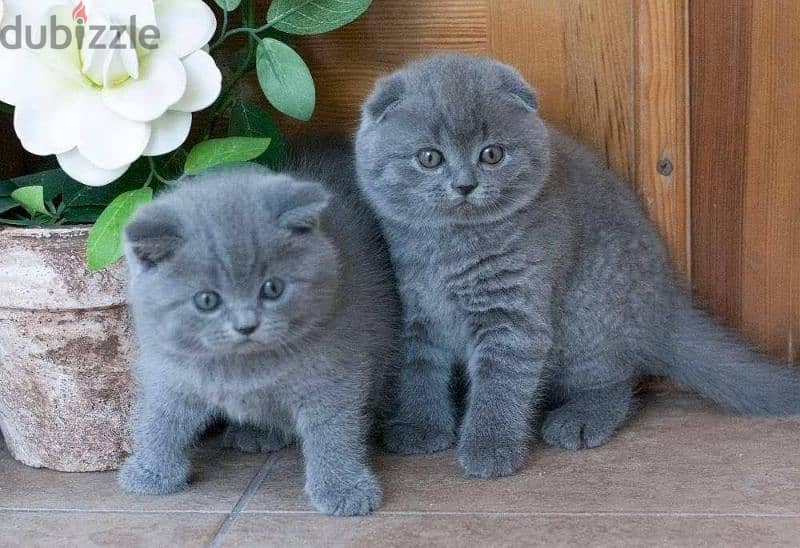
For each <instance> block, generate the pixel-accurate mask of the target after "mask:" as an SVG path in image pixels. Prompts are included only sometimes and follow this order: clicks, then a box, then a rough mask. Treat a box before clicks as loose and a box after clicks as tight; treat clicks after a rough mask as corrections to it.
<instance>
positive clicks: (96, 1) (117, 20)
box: [83, 0, 156, 28]
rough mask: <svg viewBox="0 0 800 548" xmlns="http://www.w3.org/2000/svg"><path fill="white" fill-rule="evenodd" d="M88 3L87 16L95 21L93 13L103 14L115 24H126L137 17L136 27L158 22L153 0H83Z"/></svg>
mask: <svg viewBox="0 0 800 548" xmlns="http://www.w3.org/2000/svg"><path fill="white" fill-rule="evenodd" d="M83 2H84V4H85V5H86V16H87V18H88V19H89V22H90V23H91V22H94V16H93V13H97V14H102V15H104V16H105V17H108V18H109V19H111V22H112V23H114V24H115V25H125V26H128V24H129V23H130V22H131V17H135V18H136V19H135V20H136V27H137V28H142V27H144V26H146V25H155V24H156V14H155V9H154V8H153V0H83Z"/></svg>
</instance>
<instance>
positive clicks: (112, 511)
mask: <svg viewBox="0 0 800 548" xmlns="http://www.w3.org/2000/svg"><path fill="white" fill-rule="evenodd" d="M266 464H270V465H271V464H273V463H265V465H266ZM270 470H271V466H270V467H268V468H266V469H265V468H262V469H261V470H259V473H258V474H257V475H256V476H254V478H253V479H252V480H251V482H250V483H249V484H248V489H247V490H246V492H248V491H249V488H250V487H251V486H253V490H252V491H251V492H249V497H248V499H247V500H244V498H245V495H244V494H243V495H242V497H240V499H239V501H237V504H236V506H234V509H236V508H237V507H238V509H237V510H236V512H235V515H236V516H240V515H285V516H302V515H309V516H314V515H321V514H319V513H318V512H315V511H314V510H243V508H244V507H245V504H247V502H249V500H250V499H252V497H253V495H254V494H255V491H256V490H257V489H258V487H259V486H260V485H261V483H263V480H264V479H266V474H267V473H269V471H270ZM262 472H264V473H263V476H262ZM258 478H260V479H258ZM257 479H258V484H257V485H255V484H256V481H257ZM240 502H241V503H242V504H239V503H240ZM12 512H19V513H29V514H48V513H54V514H59V513H61V514H138V515H150V514H152V515H159V514H176V515H180V514H203V515H224V516H226V517H230V516H231V515H233V514H234V510H231V511H225V510H175V509H162V510H140V509H129V510H120V509H103V510H100V509H91V508H89V509H84V508H16V507H0V515H2V514H8V513H12ZM381 516H401V517H402V516H432V517H436V516H487V517H493V516H499V517H665V518H692V517H697V518H786V519H798V518H800V513H784V514H780V513H770V512H491V511H474V512H468V511H465V512H456V511H452V512H448V511H435V510H434V511H411V510H409V511H403V510H382V511H378V512H375V513H374V514H372V517H374V518H379V517H381ZM220 530H221V527H220Z"/></svg>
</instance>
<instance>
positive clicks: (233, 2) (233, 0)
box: [214, 0, 242, 11]
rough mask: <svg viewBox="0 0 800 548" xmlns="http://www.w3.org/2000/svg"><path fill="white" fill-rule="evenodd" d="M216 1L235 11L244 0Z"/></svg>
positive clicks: (222, 6)
mask: <svg viewBox="0 0 800 548" xmlns="http://www.w3.org/2000/svg"><path fill="white" fill-rule="evenodd" d="M214 2H216V3H217V5H218V6H219V7H221V8H222V9H224V10H225V11H233V10H235V9H236V8H238V7H239V4H241V3H242V0H214Z"/></svg>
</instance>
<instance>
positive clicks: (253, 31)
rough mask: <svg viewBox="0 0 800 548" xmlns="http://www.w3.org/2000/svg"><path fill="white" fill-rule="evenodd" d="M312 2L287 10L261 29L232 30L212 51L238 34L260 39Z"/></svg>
mask: <svg viewBox="0 0 800 548" xmlns="http://www.w3.org/2000/svg"><path fill="white" fill-rule="evenodd" d="M311 1H312V0H306V1H305V2H303V3H302V4H298V5H296V6H295V7H293V8H292V9H290V10H286V13H283V14H281V15H280V16H278V17H276V18H275V19H273V20H272V21H269V22H268V23H267V24H266V25H263V26H260V27H257V28H253V27H239V28H237V29H232V30H229V31H227V32H224V33H222V35H221V36H220V37H219V40H217V41H216V42H214V44H213V45H212V46H211V51H214V50H215V49H216V48H217V47H219V46H220V45H222V43H223V42H225V40H227V39H228V38H230V37H231V36H234V35H236V34H243V33H248V34H250V35H251V36H254V37H255V38H259V36H258V35H259V34H261V33H262V32H264V31H267V30H269V29H271V28H272V27H274V26H275V25H276V24H277V23H280V22H281V21H283V20H284V19H286V18H287V17H289V16H290V15H292V14H293V13H295V12H296V11H297V10H299V9H301V8H304V7H306V6H307V5H308V4H310V3H311ZM249 24H252V22H250V23H249Z"/></svg>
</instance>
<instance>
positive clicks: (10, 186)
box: [0, 181, 19, 198]
mask: <svg viewBox="0 0 800 548" xmlns="http://www.w3.org/2000/svg"><path fill="white" fill-rule="evenodd" d="M18 188H19V187H18V186H17V185H15V184H14V183H12V182H11V181H2V182H0V197H3V198H8V197H9V196H11V193H12V192H14V191H15V190H17V189H18Z"/></svg>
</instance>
